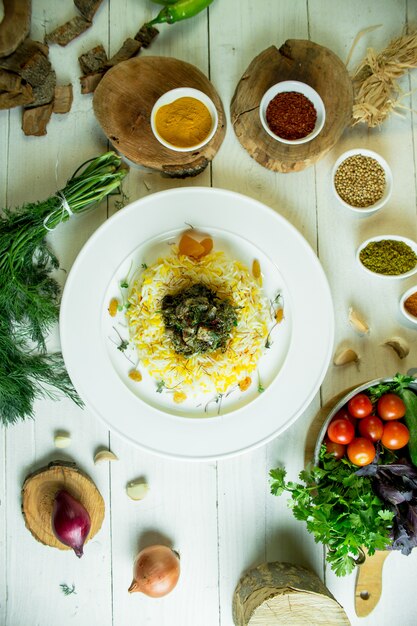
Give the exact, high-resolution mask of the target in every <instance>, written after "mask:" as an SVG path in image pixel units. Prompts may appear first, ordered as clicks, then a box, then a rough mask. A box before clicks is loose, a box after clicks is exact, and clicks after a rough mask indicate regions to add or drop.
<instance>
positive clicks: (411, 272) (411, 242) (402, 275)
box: [356, 235, 417, 280]
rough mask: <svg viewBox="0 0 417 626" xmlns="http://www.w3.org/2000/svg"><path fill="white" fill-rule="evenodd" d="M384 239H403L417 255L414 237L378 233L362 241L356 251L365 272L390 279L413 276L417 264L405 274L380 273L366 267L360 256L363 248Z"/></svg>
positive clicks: (416, 269)
mask: <svg viewBox="0 0 417 626" xmlns="http://www.w3.org/2000/svg"><path fill="white" fill-rule="evenodd" d="M382 240H391V241H402V242H403V243H405V244H407V245H408V246H410V248H411V249H412V250H413V252H414V254H416V255H417V243H416V242H415V241H413V240H412V239H407V237H401V236H400V235H378V236H377V237H371V238H370V239H367V240H366V241H364V242H363V243H361V245H360V246H359V248H358V249H357V251H356V260H357V262H358V263H359V265H360V267H361V268H362V269H363V270H364V272H367V273H368V274H371V275H372V276H378V277H380V278H384V279H388V280H398V279H403V278H408V277H409V276H412V275H413V274H415V273H416V272H417V264H416V265H415V266H414V267H413V269H412V270H410V271H408V272H404V274H379V273H378V272H372V271H371V270H369V269H368V268H367V267H365V266H364V265H363V263H362V261H361V260H360V258H359V255H360V253H361V251H362V250H363V248H365V247H366V246H367V245H368V243H371V242H373V241H382Z"/></svg>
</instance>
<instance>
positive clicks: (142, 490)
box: [126, 480, 149, 500]
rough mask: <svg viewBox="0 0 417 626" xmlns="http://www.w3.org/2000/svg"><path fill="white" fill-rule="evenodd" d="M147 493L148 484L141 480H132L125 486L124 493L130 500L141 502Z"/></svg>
mask: <svg viewBox="0 0 417 626" xmlns="http://www.w3.org/2000/svg"><path fill="white" fill-rule="evenodd" d="M148 491H149V487H148V484H147V483H145V482H144V481H143V480H136V481H135V480H134V481H132V482H130V483H127V485H126V493H127V495H128V496H129V498H131V499H132V500H143V498H144V497H145V496H146V494H147V493H148Z"/></svg>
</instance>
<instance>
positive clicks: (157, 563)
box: [128, 545, 180, 598]
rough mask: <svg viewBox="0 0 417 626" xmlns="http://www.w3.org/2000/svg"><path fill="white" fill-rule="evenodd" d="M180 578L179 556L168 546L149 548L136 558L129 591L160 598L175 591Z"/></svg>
mask: <svg viewBox="0 0 417 626" xmlns="http://www.w3.org/2000/svg"><path fill="white" fill-rule="evenodd" d="M179 576H180V560H179V557H178V554H177V553H176V552H174V550H171V548H167V546H160V545H155V546H149V547H148V548H145V549H144V550H142V551H141V552H139V554H138V556H137V557H136V560H135V565H134V568H133V580H132V584H131V585H130V587H129V590H128V591H129V592H130V593H131V592H132V591H140V592H142V593H144V594H146V595H147V596H151V597H152V598H160V597H161V596H165V595H166V594H167V593H169V592H170V591H172V590H173V589H174V587H175V585H176V584H177V582H178V578H179Z"/></svg>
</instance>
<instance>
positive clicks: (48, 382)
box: [0, 152, 127, 425]
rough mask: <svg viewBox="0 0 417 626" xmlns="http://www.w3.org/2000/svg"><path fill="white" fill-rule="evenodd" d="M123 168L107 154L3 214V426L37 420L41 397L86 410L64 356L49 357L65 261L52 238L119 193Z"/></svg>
mask: <svg viewBox="0 0 417 626" xmlns="http://www.w3.org/2000/svg"><path fill="white" fill-rule="evenodd" d="M120 165H121V159H120V157H118V156H117V155H116V154H115V153H113V152H109V153H106V154H104V155H102V156H100V157H98V158H96V159H91V161H88V162H87V163H84V164H83V165H82V166H81V167H80V168H78V170H77V172H75V174H74V175H73V176H72V178H70V180H69V181H68V182H67V185H66V186H65V187H64V189H62V190H61V191H59V192H58V193H57V194H55V195H54V196H52V197H50V198H48V199H47V200H44V201H42V202H34V203H29V204H24V205H23V206H21V207H19V208H17V209H15V210H11V209H8V208H7V209H4V210H3V211H2V212H1V213H0V311H1V316H0V422H3V424H5V425H7V424H13V423H14V422H16V421H18V420H19V419H25V418H28V417H34V410H33V402H34V400H35V399H36V398H42V397H50V398H57V397H58V396H59V395H62V394H63V395H66V396H68V397H70V398H71V399H72V400H74V401H75V402H76V403H77V404H78V405H79V406H81V405H82V401H81V400H80V398H79V397H78V395H77V393H76V391H75V389H74V387H73V386H72V383H71V381H70V379H69V376H68V374H67V372H66V369H65V366H64V361H63V359H62V355H61V354H60V353H55V354H48V353H47V348H46V338H47V335H48V333H49V331H50V330H51V329H52V327H53V326H54V324H55V323H56V322H57V321H58V316H59V301H60V295H61V290H60V287H59V284H58V282H57V281H56V280H55V279H54V278H53V277H52V275H51V274H52V271H53V270H56V269H58V267H59V261H58V258H57V257H56V255H55V254H54V253H53V252H52V250H51V248H50V247H49V245H48V243H47V241H46V235H47V234H48V231H51V230H54V229H55V228H56V227H57V226H58V225H59V224H60V223H62V222H66V221H68V220H69V218H70V215H71V214H79V213H83V212H84V211H87V210H88V209H90V208H91V207H92V205H94V204H95V203H97V202H100V201H101V200H102V199H103V198H105V197H106V196H107V195H108V194H109V193H110V192H111V191H112V190H115V189H116V188H118V187H119V186H120V182H121V180H122V179H123V178H124V176H125V174H126V173H127V170H126V169H121V168H120ZM64 200H65V202H66V204H67V205H68V207H69V209H70V211H67V210H65V209H64V208H63V206H64Z"/></svg>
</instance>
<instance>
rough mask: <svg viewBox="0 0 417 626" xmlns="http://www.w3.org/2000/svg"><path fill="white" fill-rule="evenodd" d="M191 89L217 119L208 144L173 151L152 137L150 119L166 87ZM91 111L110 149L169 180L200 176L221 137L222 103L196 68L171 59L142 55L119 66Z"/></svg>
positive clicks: (99, 89)
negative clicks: (208, 104)
mask: <svg viewBox="0 0 417 626" xmlns="http://www.w3.org/2000/svg"><path fill="white" fill-rule="evenodd" d="M177 87H193V88H194V89H199V90H200V91H203V92H204V93H205V94H207V95H208V96H209V97H210V98H211V99H212V100H213V102H214V104H215V106H216V109H217V113H218V117H219V121H218V125H217V131H216V134H215V135H214V137H213V139H211V141H209V143H208V144H206V145H205V146H203V147H202V148H200V149H199V150H194V151H190V152H174V151H173V150H169V148H165V147H164V146H162V145H161V144H160V143H159V141H158V140H157V139H155V137H154V135H153V133H152V129H151V124H150V115H151V111H152V107H153V105H154V104H155V102H156V100H157V99H158V98H159V97H160V96H162V95H163V94H164V93H166V92H167V91H169V90H170V89H176V88H177ZM93 106H94V112H95V114H96V117H97V119H98V121H99V123H100V125H101V127H102V129H103V130H104V132H105V133H106V135H107V137H108V139H109V140H110V141H111V143H112V144H113V146H114V147H115V148H116V150H118V151H119V152H121V153H122V154H123V155H124V156H125V157H127V158H128V159H129V160H130V161H132V162H133V163H135V164H137V165H142V166H144V167H149V168H151V169H155V170H159V171H160V172H163V173H164V174H166V175H167V176H170V177H173V178H186V177H187V176H196V175H197V174H200V172H202V171H203V170H204V169H205V168H206V167H207V165H208V164H209V163H210V161H211V160H212V159H213V157H214V156H215V155H216V153H217V151H218V149H219V148H220V146H221V144H222V141H223V139H224V135H225V133H226V118H225V113H224V109H223V105H222V102H221V100H220V97H219V95H218V94H217V91H216V90H215V89H214V87H213V85H212V84H211V83H210V81H209V80H208V78H207V77H206V76H205V75H204V74H203V73H202V72H200V70H199V69H197V68H196V67H194V65H190V63H185V62H184V61H179V60H178V59H172V58H170V57H152V56H149V57H142V58H134V59H129V60H128V61H124V62H123V63H119V64H118V65H116V66H115V67H114V68H112V69H111V70H110V71H108V72H107V73H106V74H105V76H104V78H103V79H102V80H101V81H100V83H99V85H98V87H97V89H96V90H95V92H94V99H93Z"/></svg>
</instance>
